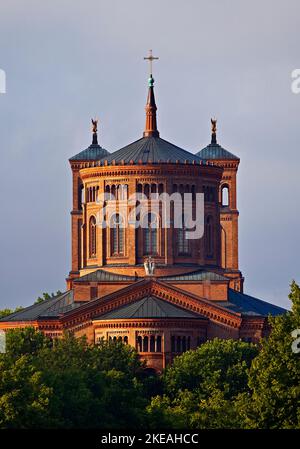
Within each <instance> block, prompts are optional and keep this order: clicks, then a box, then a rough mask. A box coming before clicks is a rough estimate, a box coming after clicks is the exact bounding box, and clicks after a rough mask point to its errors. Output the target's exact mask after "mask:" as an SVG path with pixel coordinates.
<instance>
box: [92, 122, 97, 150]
mask: <svg viewBox="0 0 300 449" xmlns="http://www.w3.org/2000/svg"><path fill="white" fill-rule="evenodd" d="M97 131H98V119H92V133H93V140H92V145H98V134H97Z"/></svg>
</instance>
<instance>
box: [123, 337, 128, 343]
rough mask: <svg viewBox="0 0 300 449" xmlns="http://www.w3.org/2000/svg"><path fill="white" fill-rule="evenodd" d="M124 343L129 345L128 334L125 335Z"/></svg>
mask: <svg viewBox="0 0 300 449" xmlns="http://www.w3.org/2000/svg"><path fill="white" fill-rule="evenodd" d="M124 344H125V345H128V337H127V335H125V337H124Z"/></svg>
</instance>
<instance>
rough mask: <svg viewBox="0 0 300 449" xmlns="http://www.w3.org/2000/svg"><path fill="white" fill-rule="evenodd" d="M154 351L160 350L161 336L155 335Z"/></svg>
mask: <svg viewBox="0 0 300 449" xmlns="http://www.w3.org/2000/svg"><path fill="white" fill-rule="evenodd" d="M156 352H161V336H160V335H158V336H157V337H156Z"/></svg>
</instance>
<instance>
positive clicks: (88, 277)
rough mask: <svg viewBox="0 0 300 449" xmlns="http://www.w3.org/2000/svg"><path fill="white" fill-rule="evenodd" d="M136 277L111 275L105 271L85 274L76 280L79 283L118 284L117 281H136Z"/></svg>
mask: <svg viewBox="0 0 300 449" xmlns="http://www.w3.org/2000/svg"><path fill="white" fill-rule="evenodd" d="M135 279H136V278H135V276H126V275H124V274H116V273H110V272H109V271H105V270H101V269H99V270H96V271H93V272H92V273H88V274H85V275H84V276H81V277H80V278H77V279H74V281H75V282H76V283H77V282H105V281H107V282H117V281H132V282H134V281H135Z"/></svg>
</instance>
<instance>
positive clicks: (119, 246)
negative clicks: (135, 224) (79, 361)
mask: <svg viewBox="0 0 300 449" xmlns="http://www.w3.org/2000/svg"><path fill="white" fill-rule="evenodd" d="M110 228H111V253H112V255H113V256H122V255H124V223H123V218H122V215H120V214H115V215H113V216H112V217H111V220H110Z"/></svg>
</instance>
